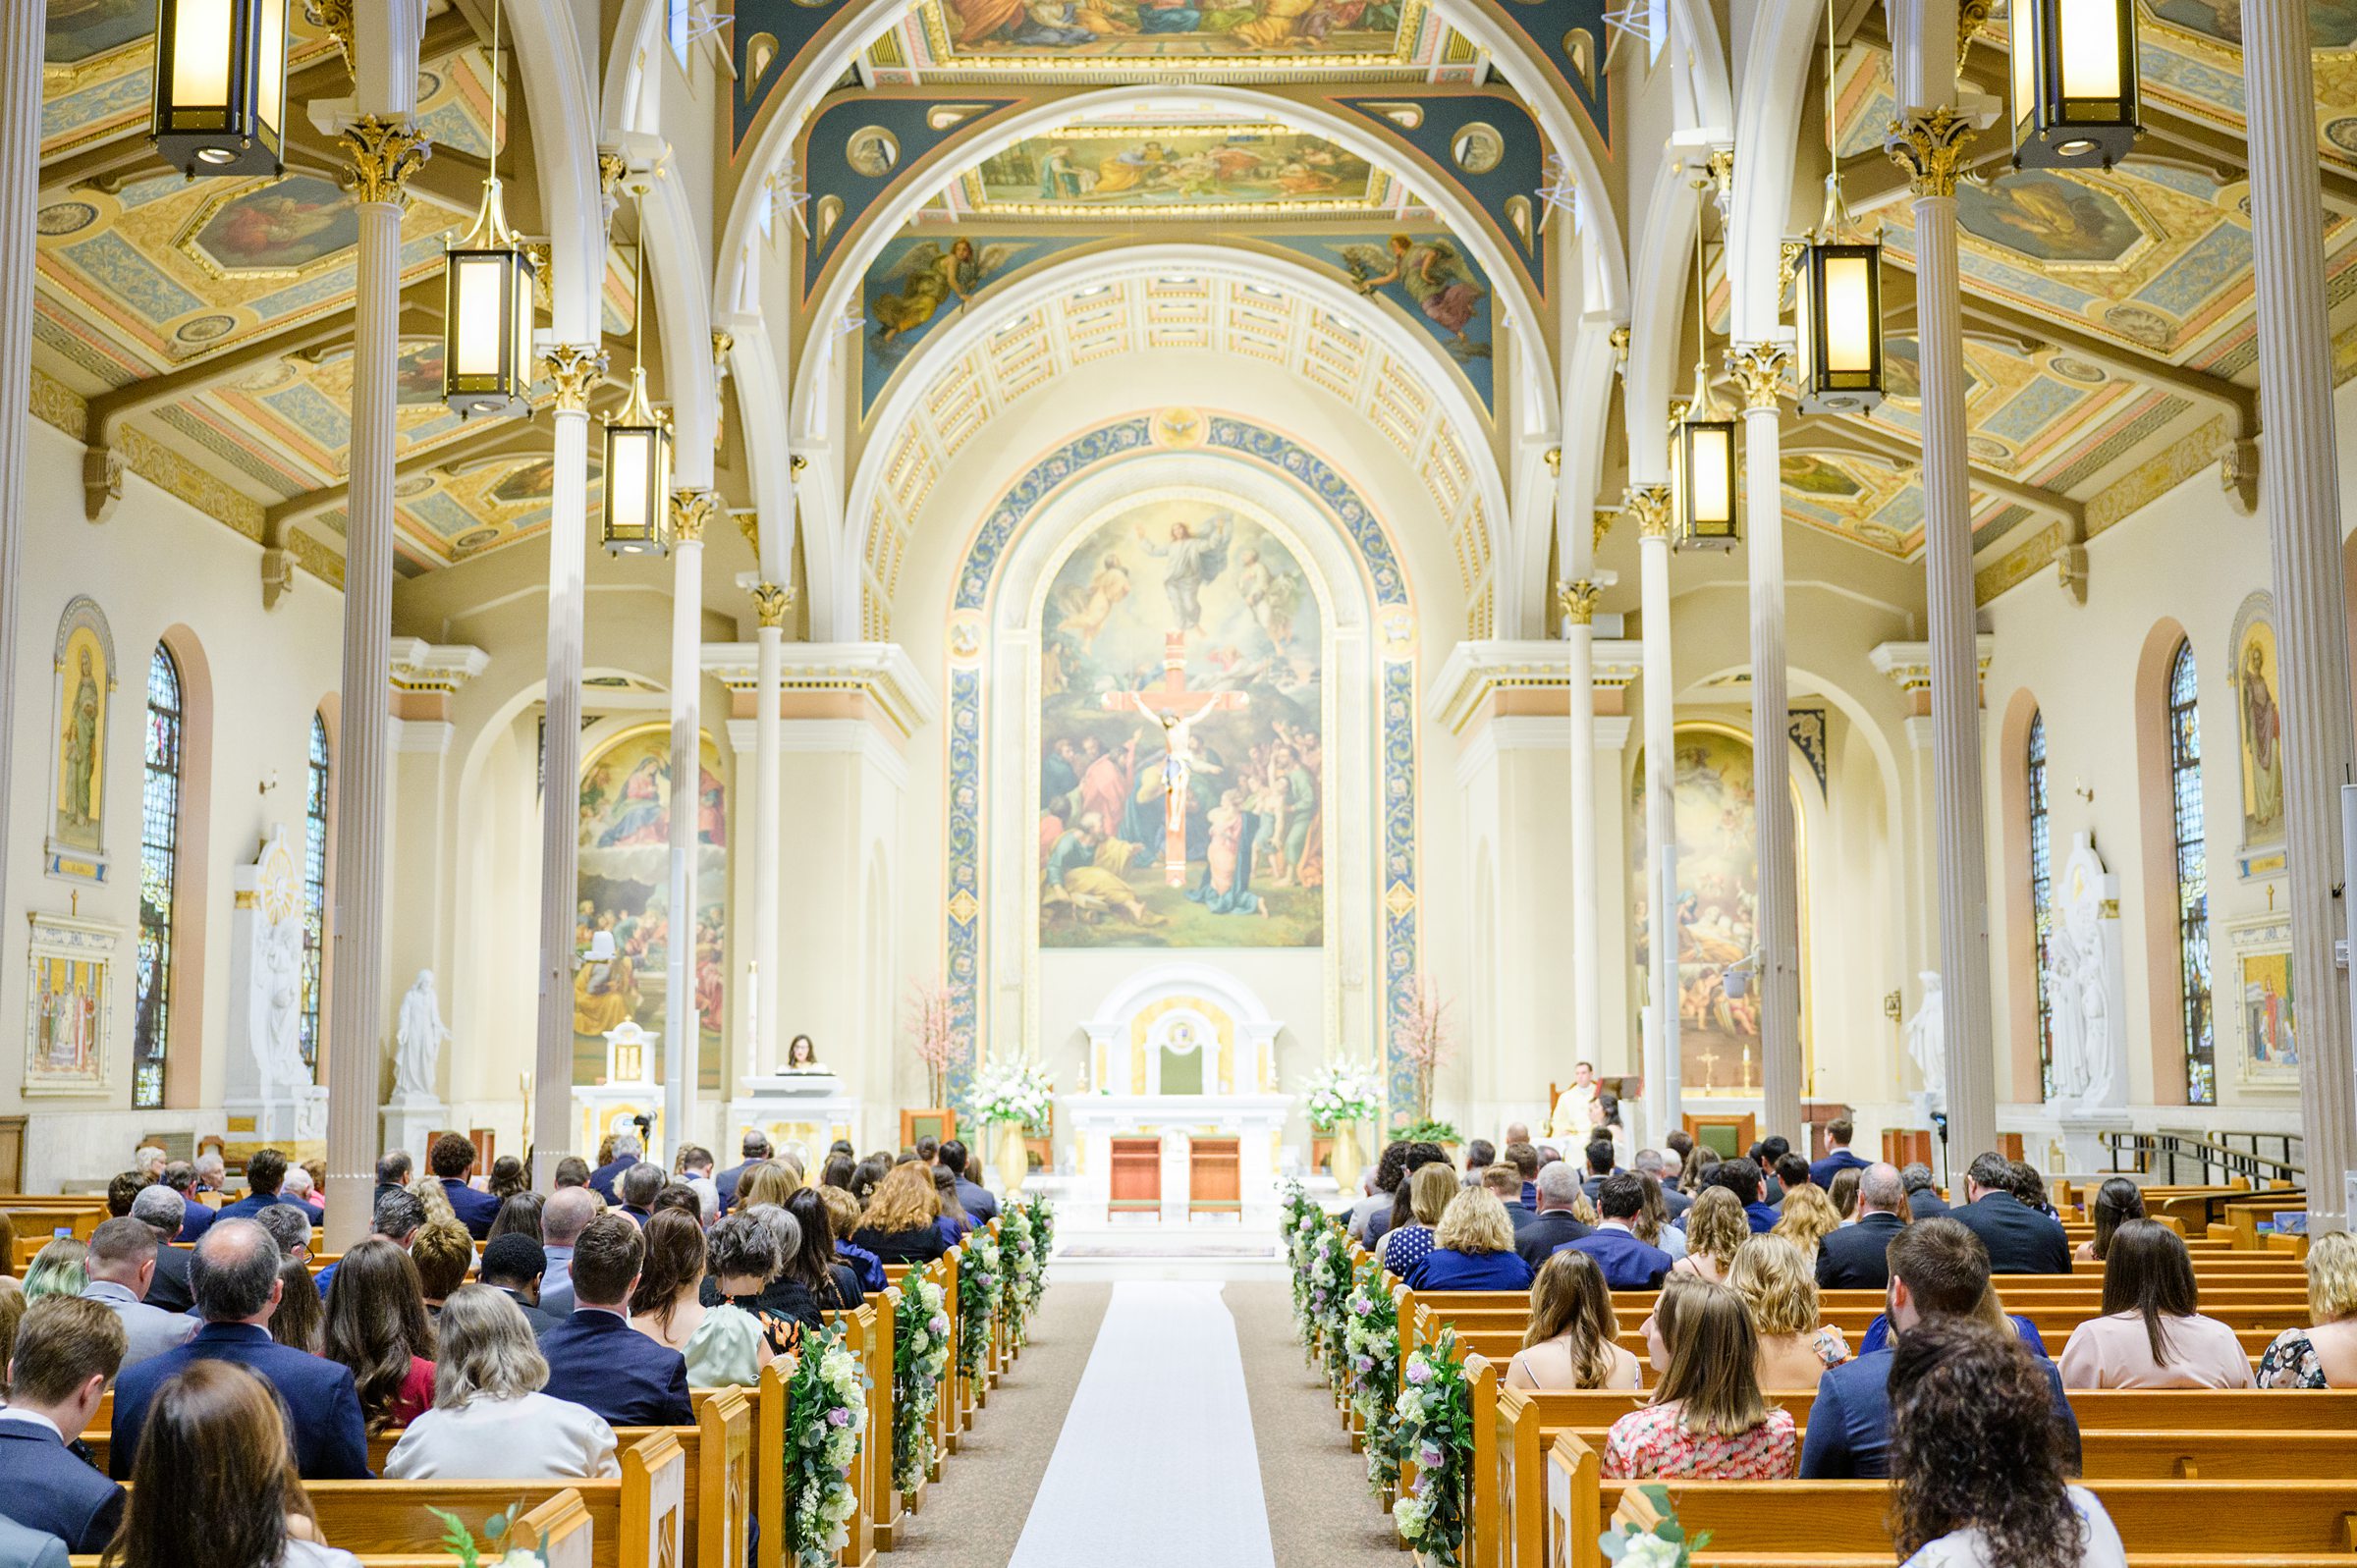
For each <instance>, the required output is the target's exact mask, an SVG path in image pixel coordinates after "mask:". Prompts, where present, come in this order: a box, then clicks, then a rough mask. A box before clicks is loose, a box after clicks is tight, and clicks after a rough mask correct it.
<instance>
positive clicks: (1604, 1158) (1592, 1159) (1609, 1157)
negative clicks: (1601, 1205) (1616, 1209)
mask: <svg viewBox="0 0 2357 1568" xmlns="http://www.w3.org/2000/svg"><path fill="white" fill-rule="evenodd" d="M1612 1173H1613V1140H1612V1139H1610V1138H1591V1139H1589V1140H1588V1179H1587V1180H1586V1181H1585V1182H1584V1183H1582V1190H1584V1191H1585V1192H1586V1193H1587V1195H1588V1202H1590V1203H1594V1202H1596V1201H1597V1197H1596V1195H1597V1194H1598V1193H1601V1192H1602V1191H1604V1183H1605V1179H1606V1178H1607V1177H1609V1176H1610V1175H1612Z"/></svg>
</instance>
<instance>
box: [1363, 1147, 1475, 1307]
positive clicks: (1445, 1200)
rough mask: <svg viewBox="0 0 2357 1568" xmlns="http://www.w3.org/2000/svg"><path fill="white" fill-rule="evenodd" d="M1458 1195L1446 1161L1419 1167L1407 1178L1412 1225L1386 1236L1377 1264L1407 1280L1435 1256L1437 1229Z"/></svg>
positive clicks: (1378, 1244)
mask: <svg viewBox="0 0 2357 1568" xmlns="http://www.w3.org/2000/svg"><path fill="white" fill-rule="evenodd" d="M1457 1191H1458V1188H1457V1185H1456V1172H1455V1171H1454V1170H1453V1169H1451V1168H1450V1166H1449V1162H1447V1161H1446V1160H1439V1161H1435V1162H1432V1163H1431V1164H1429V1165H1420V1166H1418V1167H1417V1169H1416V1171H1415V1173H1414V1174H1413V1175H1410V1176H1409V1177H1408V1178H1407V1205H1408V1214H1409V1216H1410V1219H1409V1222H1408V1223H1406V1224H1404V1225H1394V1226H1393V1227H1392V1228H1391V1229H1389V1230H1387V1231H1385V1232H1384V1233H1383V1237H1382V1239H1381V1240H1379V1241H1378V1242H1376V1244H1375V1258H1376V1261H1377V1262H1378V1263H1381V1264H1382V1265H1383V1267H1384V1268H1385V1269H1386V1270H1388V1271H1391V1272H1393V1273H1395V1274H1398V1276H1399V1277H1400V1278H1402V1279H1405V1278H1406V1277H1407V1275H1408V1272H1409V1271H1410V1270H1412V1269H1414V1268H1415V1267H1416V1265H1418V1264H1420V1263H1422V1262H1423V1261H1424V1260H1425V1259H1426V1258H1427V1257H1429V1256H1431V1253H1432V1249H1433V1245H1434V1243H1433V1239H1432V1236H1433V1227H1434V1226H1436V1225H1438V1224H1439V1223H1440V1222H1441V1216H1443V1215H1445V1214H1447V1213H1448V1212H1449V1205H1450V1203H1451V1202H1452V1201H1453V1199H1454V1198H1455V1197H1456V1194H1457Z"/></svg>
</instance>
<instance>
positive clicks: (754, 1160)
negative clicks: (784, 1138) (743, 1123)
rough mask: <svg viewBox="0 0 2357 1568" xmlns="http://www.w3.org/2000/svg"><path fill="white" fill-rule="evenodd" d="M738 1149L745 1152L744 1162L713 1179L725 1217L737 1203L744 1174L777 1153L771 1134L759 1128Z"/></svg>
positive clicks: (748, 1133)
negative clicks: (739, 1185) (739, 1186)
mask: <svg viewBox="0 0 2357 1568" xmlns="http://www.w3.org/2000/svg"><path fill="white" fill-rule="evenodd" d="M738 1148H739V1149H740V1150H741V1151H742V1152H743V1155H744V1162H743V1163H742V1164H740V1165H731V1166H730V1167H729V1168H728V1169H726V1170H724V1171H722V1172H721V1173H720V1174H719V1175H717V1176H714V1177H713V1178H712V1185H713V1186H714V1187H715V1188H717V1189H718V1190H719V1192H720V1212H721V1213H722V1214H724V1215H725V1214H727V1213H728V1212H729V1207H730V1205H732V1204H734V1203H736V1201H737V1184H738V1183H739V1182H740V1181H742V1180H743V1179H744V1173H745V1172H746V1171H748V1170H750V1169H752V1168H753V1167H754V1166H755V1165H757V1164H759V1163H760V1162H762V1161H764V1160H767V1159H768V1158H769V1157H770V1156H771V1155H772V1154H774V1153H776V1152H777V1151H776V1150H775V1149H773V1148H772V1147H771V1145H770V1142H769V1134H767V1133H765V1132H763V1131H761V1130H760V1129H759V1128H757V1127H756V1128H753V1129H751V1130H749V1131H747V1132H746V1133H745V1135H744V1142H742V1143H741V1144H740V1145H738Z"/></svg>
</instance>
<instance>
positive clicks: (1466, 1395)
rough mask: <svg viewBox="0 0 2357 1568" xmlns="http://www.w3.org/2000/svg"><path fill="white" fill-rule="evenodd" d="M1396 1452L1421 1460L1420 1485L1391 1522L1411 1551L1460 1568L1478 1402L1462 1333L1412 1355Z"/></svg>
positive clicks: (1445, 1335)
mask: <svg viewBox="0 0 2357 1568" xmlns="http://www.w3.org/2000/svg"><path fill="white" fill-rule="evenodd" d="M1394 1408H1395V1412H1396V1414H1397V1415H1398V1425H1397V1426H1396V1427H1395V1429H1394V1433H1393V1436H1394V1440H1395V1441H1396V1442H1397V1444H1398V1448H1397V1453H1398V1457H1399V1458H1401V1459H1413V1460H1414V1461H1415V1462H1416V1484H1415V1487H1414V1488H1413V1489H1412V1490H1410V1491H1409V1492H1408V1494H1407V1495H1406V1496H1404V1497H1402V1498H1400V1499H1399V1500H1398V1502H1396V1503H1394V1504H1393V1505H1392V1523H1393V1524H1394V1525H1395V1526H1397V1527H1398V1531H1399V1539H1400V1540H1401V1541H1406V1542H1407V1545H1408V1549H1410V1550H1411V1551H1414V1552H1417V1553H1419V1554H1421V1555H1422V1556H1423V1557H1425V1558H1428V1559H1429V1560H1430V1561H1431V1562H1432V1564H1433V1568H1460V1565H1461V1563H1462V1561H1463V1558H1462V1555H1461V1554H1462V1553H1463V1551H1464V1546H1465V1513H1466V1506H1465V1505H1466V1502H1467V1499H1468V1495H1469V1493H1470V1492H1471V1489H1472V1488H1471V1487H1470V1486H1469V1485H1468V1483H1469V1482H1470V1480H1471V1466H1472V1459H1473V1401H1472V1395H1471V1390H1470V1389H1469V1388H1467V1386H1466V1384H1465V1358H1464V1353H1463V1352H1462V1351H1461V1350H1459V1349H1458V1348H1457V1343H1456V1330H1455V1329H1453V1328H1444V1329H1443V1330H1441V1337H1440V1338H1439V1340H1438V1341H1436V1342H1435V1343H1433V1344H1429V1345H1426V1346H1424V1347H1423V1348H1421V1349H1419V1350H1418V1351H1417V1352H1416V1353H1415V1354H1414V1355H1412V1356H1410V1357H1408V1358H1407V1366H1406V1368H1405V1370H1404V1371H1402V1372H1401V1374H1400V1378H1399V1398H1398V1404H1397V1405H1396V1406H1395V1407H1394Z"/></svg>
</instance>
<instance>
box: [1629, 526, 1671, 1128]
mask: <svg viewBox="0 0 2357 1568" xmlns="http://www.w3.org/2000/svg"><path fill="white" fill-rule="evenodd" d="M1626 511H1627V512H1628V514H1629V515H1631V516H1633V517H1635V518H1636V519H1637V529H1638V534H1639V539H1638V545H1637V552H1638V566H1639V572H1640V580H1639V583H1638V606H1639V609H1640V611H1641V613H1642V615H1643V618H1644V622H1645V624H1644V645H1645V693H1644V695H1645V855H1646V868H1645V869H1646V874H1645V878H1644V883H1643V886H1644V889H1645V903H1646V912H1647V937H1646V941H1647V944H1648V946H1649V947H1650V949H1651V952H1652V960H1653V961H1652V963H1651V965H1650V966H1649V971H1648V975H1647V979H1648V982H1649V984H1648V986H1647V995H1646V1006H1647V1007H1648V1008H1649V1009H1650V1014H1649V1015H1650V1017H1651V1019H1652V1027H1651V1028H1650V1030H1648V1032H1647V1034H1646V1038H1645V1098H1646V1100H1647V1101H1648V1102H1650V1103H1651V1104H1653V1105H1654V1106H1656V1107H1658V1108H1659V1109H1658V1111H1657V1114H1658V1115H1659V1117H1660V1118H1661V1119H1660V1120H1659V1121H1658V1122H1657V1123H1656V1126H1657V1127H1658V1129H1659V1131H1658V1132H1657V1134H1656V1136H1657V1137H1663V1138H1666V1137H1668V1136H1669V1135H1670V1134H1671V1133H1672V1132H1674V1131H1676V1130H1677V1129H1678V1128H1679V1127H1681V1126H1683V1125H1685V1121H1684V1114H1683V1108H1682V1106H1681V1104H1680V1101H1679V1087H1680V1085H1679V1078H1680V1073H1681V1069H1682V1067H1683V1061H1682V1058H1681V1057H1680V1056H1679V1054H1678V1051H1679V1045H1678V1023H1677V997H1678V990H1677V809H1676V807H1677V796H1676V785H1677V743H1676V740H1675V738H1674V736H1673V733H1672V731H1673V730H1675V728H1676V722H1677V684H1676V680H1675V677H1674V676H1673V675H1672V671H1671V667H1670V487H1669V486H1668V485H1662V484H1651V485H1639V486H1637V487H1636V488H1634V489H1632V490H1630V491H1629V493H1628V504H1627V507H1626Z"/></svg>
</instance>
